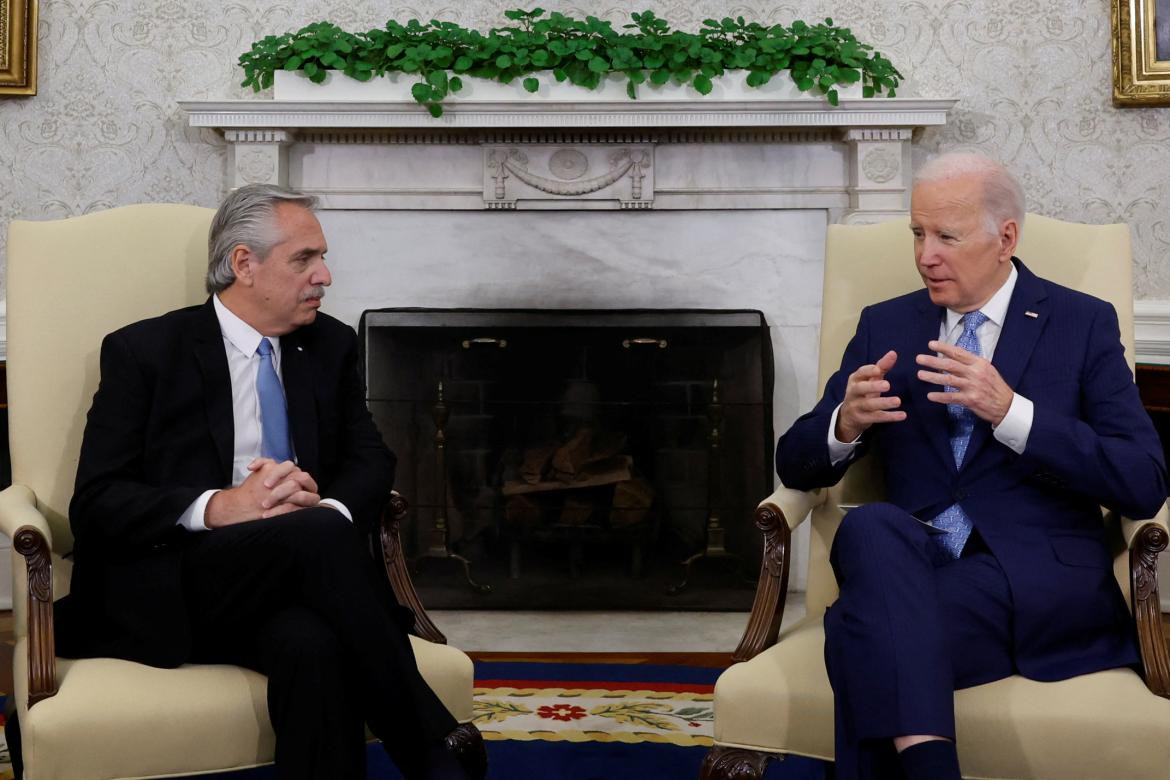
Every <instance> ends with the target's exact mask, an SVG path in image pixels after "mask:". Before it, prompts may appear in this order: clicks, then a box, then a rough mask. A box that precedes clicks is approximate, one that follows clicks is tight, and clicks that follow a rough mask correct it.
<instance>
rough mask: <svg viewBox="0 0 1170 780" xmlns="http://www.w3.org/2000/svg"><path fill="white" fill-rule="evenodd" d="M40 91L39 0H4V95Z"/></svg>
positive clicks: (0, 59) (0, 83)
mask: <svg viewBox="0 0 1170 780" xmlns="http://www.w3.org/2000/svg"><path fill="white" fill-rule="evenodd" d="M35 94H37V0H0V97H3V96H6V95H35Z"/></svg>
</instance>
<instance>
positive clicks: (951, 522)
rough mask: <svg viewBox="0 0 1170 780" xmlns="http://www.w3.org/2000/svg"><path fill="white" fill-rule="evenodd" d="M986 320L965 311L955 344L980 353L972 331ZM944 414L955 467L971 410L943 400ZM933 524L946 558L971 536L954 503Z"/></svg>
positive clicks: (953, 555)
mask: <svg viewBox="0 0 1170 780" xmlns="http://www.w3.org/2000/svg"><path fill="white" fill-rule="evenodd" d="M985 322H987V315H986V314H984V313H983V312H981V311H972V312H967V313H966V314H964V315H963V319H962V325H963V335H961V336H959V340H958V341H956V342H955V346H957V347H961V348H962V349H965V350H967V351H968V352H970V353H971V354H972V355H982V354H983V353H982V352H981V351H980V349H979V337H978V336H977V335H975V331H977V330H979V326H980V325H982V324H983V323H985ZM944 389H945V390H946V391H947V392H948V393H953V392H955V388H953V387H951V386H950V385H946V386H945V387H944ZM947 416H948V417H949V418H950V429H951V452H952V453H953V454H954V456H955V467H956V468H960V467H962V465H963V456H965V455H966V454H967V445H968V444H969V443H970V442H971V432H972V431H974V430H975V413H974V412H972V411H971V410H970V409H968V408H967V407H965V406H963V405H962V404H947ZM931 525H933V526H934V527H935V528H939V529H941V530H943V531H946V532H947V533H945V534H939V535H937V536H935V537H934V539H935V541H936V542H937V544H938V545H939V547H941V548H942V550H943V551H944V553H945V554H946V556H947V557H948V558H952V559H954V558H958V557H959V556H960V555H961V554H962V552H963V547H964V545H966V544H967V538H968V537H970V536H971V518H969V517H967V513H966V512H964V511H963V507H961V506H959V505H958V504H951V505H950V506H949V507H947V508H946V509H944V510H943V511H942V513H940V514H939V516H938V517H936V518H934V520H933V521H932V522H931Z"/></svg>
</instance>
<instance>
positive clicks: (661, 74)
mask: <svg viewBox="0 0 1170 780" xmlns="http://www.w3.org/2000/svg"><path fill="white" fill-rule="evenodd" d="M668 81H670V71H669V70H667V69H666V68H659V69H658V70H656V71H654V72H653V73H651V74H650V83H651V84H656V85H658V86H662V85H663V84H665V83H666V82H668Z"/></svg>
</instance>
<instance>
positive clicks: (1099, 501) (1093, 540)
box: [776, 154, 1167, 780]
mask: <svg viewBox="0 0 1170 780" xmlns="http://www.w3.org/2000/svg"><path fill="white" fill-rule="evenodd" d="M1023 218H1024V199H1023V194H1022V192H1021V190H1020V187H1019V185H1018V184H1017V183H1016V181H1015V180H1014V179H1013V178H1012V177H1011V175H1010V174H1009V173H1008V172H1007V171H1006V170H1005V169H1004V168H1003V167H1002V166H1001V165H999V164H998V163H996V162H994V161H991V160H989V159H986V158H983V157H979V156H975V155H960V154H951V155H943V156H941V157H938V158H936V159H934V160H932V161H930V162H929V163H927V164H926V165H925V166H924V167H923V169H922V170H921V171H920V172H919V175H918V176H917V178H916V180H915V186H914V189H913V193H912V197H911V206H910V227H911V230H912V231H913V234H914V261H915V263H916V264H917V267H918V271H919V273H920V275H921V276H922V280H923V282H924V284H925V289H923V290H919V291H917V292H913V293H910V294H908V295H903V296H901V297H898V298H894V299H892V300H888V301H884V302H882V303H878V304H875V305H873V306H869V307H867V308H866V309H865V310H864V311H862V312H861V317H860V321H859V323H858V326H857V332H856V334H855V335H854V337H853V339H852V340H851V341H850V343H849V345H848V347H847V348H846V350H845V355H844V357H843V359H842V361H841V368H840V370H838V371H837V372H836V373H835V374H834V375H833V377H832V378H831V379H830V380H829V382H828V384H827V386H826V388H825V393H824V397H823V398H822V399H821V400H820V402H819V403H818V404H817V405H816V407H815V408H814V409H813V410H812V411H811V412H809V413H808V414H806V415H804V416H802V417H801V418H800V419H798V420H797V421H796V422H795V423H794V424H793V426H792V428H791V429H790V430H789V431H788V432H787V433H786V434H785V435H784V436H783V437H782V438H781V439H780V443H779V445H778V447H777V452H776V462H777V471H778V473H779V475H780V478H781V480H782V481H783V483H784V484H785V485H786V486H788V487H792V488H796V489H801V490H808V489H812V488H817V487H823V486H827V485H832V484H834V483H836V482H837V481H838V480H839V479H840V478H841V476H842V475H843V474H844V473H845V470H846V469H847V468H848V467H849V465H850V464H851V463H852V462H853V461H855V460H856V459H857V458H858V457H860V456H861V455H862V454H863V453H864V452H865V451H866V450H868V449H870V448H872V449H874V451H875V452H876V453H877V454H878V455H879V457H880V458H881V461H882V464H883V469H884V478H885V487H886V498H887V501H886V502H885V503H880V504H872V505H867V506H865V507H862V508H859V509H855V510H853V511H851V512H849V513H848V514H847V515H846V516H845V518H844V520H843V522H842V525H841V528H840V530H839V531H838V533H837V536H836V539H835V541H834V544H833V550H832V553H831V562H832V565H833V568H834V573H835V574H836V577H837V580H838V583H839V585H840V597H839V598H838V600H837V601H836V602H835V603H834V604H833V605H832V606H831V607H830V608H829V610H828V612H827V614H826V617H825V660H826V665H827V667H828V672H829V677H830V681H831V682H832V685H833V692H834V700H835V719H836V760H837V776H838V777H839V778H855V777H861V778H873V777H904V776H908V777H910V778H912V780H913V779H914V778H930V779H931V780H940V779H941V778H958V777H959V776H960V775H959V766H958V760H957V756H956V750H955V745H954V739H955V726H954V705H953V698H954V696H953V692H954V691H955V690H956V689H959V688H965V687H970V686H973V685H979V684H982V683H987V682H991V681H993V680H997V679H1001V678H1004V677H1007V676H1010V675H1012V674H1021V675H1024V676H1025V677H1029V678H1031V679H1034V680H1044V681H1050V680H1060V679H1065V678H1068V677H1072V676H1075V675H1080V674H1086V673H1089V672H1094V671H1098V670H1102V669H1108V668H1114V667H1121V666H1132V665H1134V664H1136V663H1138V660H1139V659H1138V654H1137V650H1136V647H1135V645H1134V641H1133V638H1132V636H1131V621H1130V619H1129V616H1128V612H1127V610H1126V606H1125V603H1124V601H1123V598H1122V594H1121V592H1120V589H1119V588H1118V586H1117V583H1116V581H1115V579H1114V577H1113V573H1112V568H1111V558H1110V554H1109V552H1108V550H1107V549H1106V546H1105V542H1104V538H1103V525H1102V519H1101V513H1100V506H1102V505H1104V506H1106V507H1109V508H1110V509H1114V510H1117V511H1119V512H1121V513H1123V514H1125V515H1127V516H1131V517H1139V518H1140V517H1150V516H1152V515H1154V514H1156V513H1157V511H1158V510H1159V509H1160V507H1161V506H1162V504H1163V502H1164V501H1165V500H1166V495H1167V491H1166V484H1167V483H1166V469H1165V465H1164V463H1163V456H1162V449H1161V446H1160V444H1159V441H1158V437H1157V434H1156V433H1155V431H1154V429H1153V426H1152V424H1151V422H1150V419H1149V416H1148V415H1147V414H1146V412H1145V410H1144V409H1143V407H1142V404H1141V402H1140V400H1139V398H1138V393H1137V389H1136V387H1135V386H1134V383H1133V376H1132V374H1131V372H1130V370H1129V367H1128V366H1127V364H1126V362H1125V356H1124V353H1123V348H1122V345H1121V343H1120V335H1119V329H1118V323H1117V315H1116V312H1115V311H1114V310H1113V308H1112V306H1110V305H1109V304H1107V303H1105V302H1103V301H1101V300H1098V299H1096V298H1093V297H1090V296H1088V295H1084V294H1082V293H1078V292H1076V291H1073V290H1070V289H1067V288H1065V287H1061V286H1059V285H1056V284H1053V283H1051V282H1048V281H1045V280H1043V279H1040V278H1038V277H1037V276H1035V275H1034V274H1033V273H1032V272H1031V271H1029V270H1028V269H1027V267H1026V266H1025V265H1024V264H1023V263H1022V262H1021V261H1020V260H1019V259H1018V258H1015V257H1013V253H1014V251H1015V247H1016V243H1017V240H1018V238H1019V235H1020V230H1021V227H1022V224H1023Z"/></svg>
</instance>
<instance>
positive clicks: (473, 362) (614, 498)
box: [360, 309, 773, 609]
mask: <svg viewBox="0 0 1170 780" xmlns="http://www.w3.org/2000/svg"><path fill="white" fill-rule="evenodd" d="M360 332H361V341H362V345H363V349H364V366H365V372H366V384H367V402H368V404H369V407H370V410H371V412H372V413H373V415H374V419H375V421H376V422H377V424H378V427H379V429H380V430H381V431H382V434H383V436H384V437H385V438H386V441H387V443H388V444H389V445H390V447H391V448H392V449H394V450H395V452H396V453H397V454H398V457H399V466H398V478H397V486H398V488H399V489H400V490H401V491H402V492H403V494H404V495H406V496H407V497H408V498H409V500H410V502H411V511H410V514H409V516H408V518H407V521H406V523H405V524H404V536H405V538H404V544H405V546H406V549H407V553H408V556H410V557H411V558H412V560H413V564H414V567H415V569H416V571H415V576H416V579H415V582H416V584H417V585H418V587H419V590H420V591H421V592H422V594H423V599H424V601H425V602H426V603H427V605H428V606H432V607H439V608H442V607H446V608H468V607H475V608H509V609H525V608H528V609H540V608H554V607H555V608H578V609H590V608H592V609H613V608H642V609H739V608H746V607H747V606H749V605H750V601H751V597H752V590H751V587H750V584H751V577H752V571H753V568H754V567H756V566H757V565H758V560H759V555H760V546H759V541H758V537H757V533H756V532H755V530H754V528H753V527H752V525H751V516H752V511H751V510H752V508H753V507H754V505H755V502H756V501H758V500H759V498H760V497H761V496H765V495H767V494H768V493H769V492H771V490H772V444H773V438H772V384H773V375H772V365H773V363H772V347H771V343H772V342H771V339H770V338H769V334H768V325H767V323H766V322H765V320H764V316H763V314H761V313H760V312H758V311H746V310H551V309H540V310H517V309H507V310H498V309H493V310H487V309H379V310H371V311H367V312H365V313H364V314H363V315H362V318H361V325H360Z"/></svg>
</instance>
